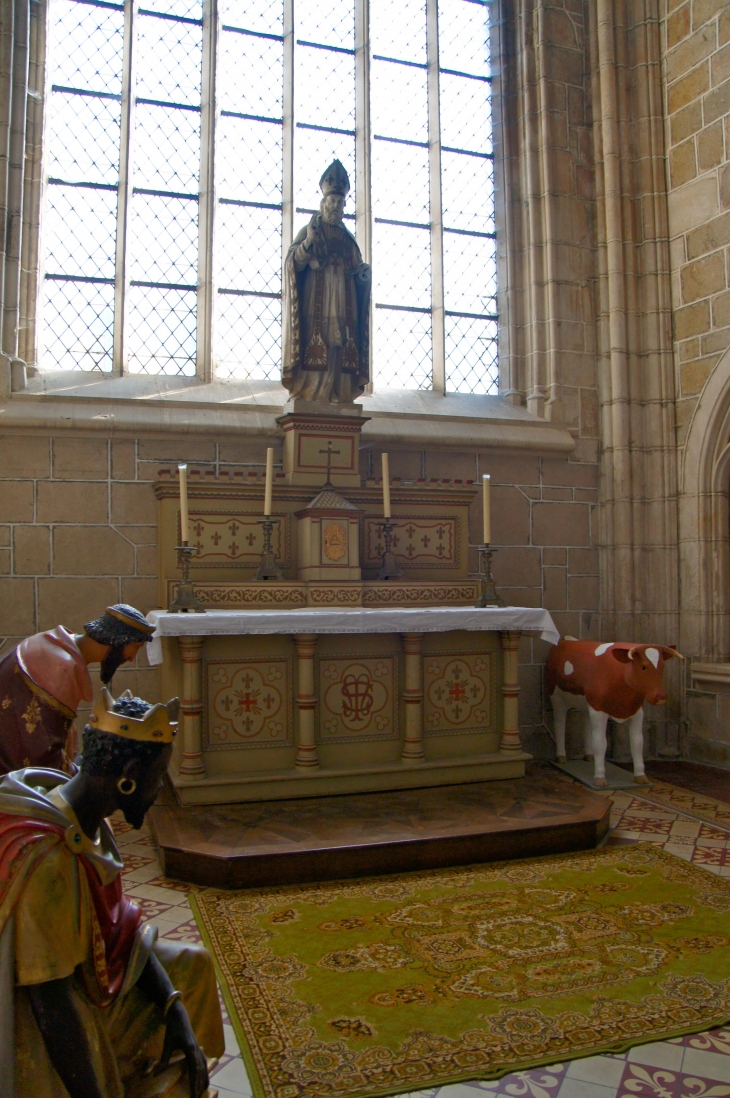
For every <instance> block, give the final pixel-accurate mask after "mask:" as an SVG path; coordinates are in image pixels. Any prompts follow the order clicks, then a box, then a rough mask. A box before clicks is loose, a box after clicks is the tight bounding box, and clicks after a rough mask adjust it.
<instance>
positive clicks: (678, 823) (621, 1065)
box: [117, 792, 730, 1098]
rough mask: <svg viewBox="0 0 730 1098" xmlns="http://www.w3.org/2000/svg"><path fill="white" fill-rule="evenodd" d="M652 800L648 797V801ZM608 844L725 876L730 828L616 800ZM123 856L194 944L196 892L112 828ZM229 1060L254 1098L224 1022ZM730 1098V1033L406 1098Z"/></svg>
mask: <svg viewBox="0 0 730 1098" xmlns="http://www.w3.org/2000/svg"><path fill="white" fill-rule="evenodd" d="M649 795H650V793H649ZM611 797H612V798H613V802H614V804H613V811H612V831H611V834H610V836H609V840H608V841H609V842H611V843H628V842H636V841H638V840H642V841H645V842H656V843H660V844H661V845H662V846H663V847H664V849H665V850H668V851H670V852H671V853H672V854H676V855H677V856H678V857H680V858H685V859H686V860H687V861H692V862H695V863H696V864H699V865H702V866H704V867H705V868H706V869H707V870H708V871H709V872H711V873H718V874H720V875H721V876H730V827H728V828H727V829H722V828H719V827H715V826H713V825H712V824H710V823H704V822H702V820H699V819H693V818H691V817H689V816H684V815H682V813H681V812H680V811H673V810H670V809H669V808H666V807H660V806H658V805H655V804H651V803H649V802H647V801H644V800H642V799H640V798H638V797H635V796H632V795H631V794H628V793H621V792H613V793H612V794H611ZM117 839H118V842H119V846H120V849H121V852H122V855H123V858H124V863H125V870H124V879H125V891H126V892H127V894H128V895H130V896H132V897H134V898H135V899H136V900H137V902H138V903H139V904H140V905H141V907H142V909H143V911H144V913H145V915H146V916H147V917H148V918H150V919H153V920H154V921H155V923H156V924H157V926H158V927H159V930H160V934H161V935H162V936H164V937H165V938H169V939H172V940H173V941H200V936H199V934H198V931H197V928H196V925H195V921H194V919H193V918H192V914H191V911H190V907H189V905H188V902H187V897H188V893H190V892H197V891H200V889H199V888H197V886H194V885H184V884H179V883H178V882H175V881H169V880H166V879H165V878H164V877H162V876H161V874H160V867H159V864H158V862H157V859H156V857H155V850H154V847H153V845H152V839H151V837H150V835H149V832H148V831H147V830H143V831H141V832H140V831H132V830H131V829H129V828H128V827H127V825H126V824H121V825H117ZM225 1022H226V1026H225V1031H226V1055H225V1056H224V1057H223V1059H222V1060H221V1063H220V1064H219V1066H218V1068H217V1069H216V1071H215V1073H214V1083H215V1086H216V1087H217V1088H218V1089H219V1093H220V1096H221V1098H250V1095H251V1093H252V1092H251V1087H250V1085H249V1082H248V1079H247V1077H246V1072H245V1069H244V1066H243V1062H242V1060H241V1057H240V1054H239V1052H238V1048H237V1045H236V1039H235V1037H234V1034H233V1029H232V1027H231V1026H230V1025H229V1024H228V1019H227V1018H226V1019H225ZM479 1094H484V1095H495V1096H496V1095H502V1096H507V1095H510V1096H513V1098H519V1096H521V1095H524V1096H525V1098H730V1027H728V1028H725V1029H720V1030H713V1031H712V1032H710V1033H706V1034H704V1033H703V1034H697V1035H695V1036H692V1037H683V1038H680V1039H678V1040H675V1041H664V1042H661V1043H658V1044H652V1045H641V1046H640V1047H638V1048H635V1049H631V1051H630V1052H628V1053H624V1054H623V1055H620V1056H595V1057H590V1058H589V1059H585V1060H573V1061H571V1062H570V1063H566V1064H555V1065H553V1067H549V1068H538V1069H536V1070H534V1071H527V1072H519V1073H518V1074H515V1075H507V1076H505V1078H504V1079H500V1080H497V1081H494V1082H474V1083H459V1084H456V1085H453V1086H446V1087H436V1088H430V1089H428V1090H424V1091H420V1092H418V1093H417V1094H415V1093H412V1094H411V1095H410V1098H478V1095H479Z"/></svg>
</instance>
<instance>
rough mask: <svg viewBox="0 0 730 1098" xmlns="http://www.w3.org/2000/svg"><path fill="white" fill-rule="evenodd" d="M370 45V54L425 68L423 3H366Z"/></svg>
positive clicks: (405, 0)
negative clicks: (367, 6) (371, 52)
mask: <svg viewBox="0 0 730 1098" xmlns="http://www.w3.org/2000/svg"><path fill="white" fill-rule="evenodd" d="M370 42H371V46H372V51H373V53H374V54H380V55H381V56H382V57H396V58H398V60H400V61H412V62H414V63H415V64H416V65H425V63H426V60H427V56H426V4H425V2H424V0H370Z"/></svg>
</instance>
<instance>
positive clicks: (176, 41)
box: [136, 15, 203, 107]
mask: <svg viewBox="0 0 730 1098" xmlns="http://www.w3.org/2000/svg"><path fill="white" fill-rule="evenodd" d="M202 47H203V36H202V30H201V28H200V27H198V26H194V25H193V26H191V25H190V24H189V23H175V22H171V21H170V20H169V19H156V18H155V17H154V16H151V15H140V17H139V19H138V22H137V59H136V68H137V89H136V91H137V95H138V96H139V97H140V98H142V99H158V100H163V101H164V102H168V103H184V104H186V105H189V106H193V107H199V106H200V67H201V63H202Z"/></svg>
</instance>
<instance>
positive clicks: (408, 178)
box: [372, 141, 430, 225]
mask: <svg viewBox="0 0 730 1098" xmlns="http://www.w3.org/2000/svg"><path fill="white" fill-rule="evenodd" d="M372 187H373V195H374V196H377V203H378V204H377V212H376V216H377V217H387V218H388V219H389V220H392V221H415V222H417V223H418V224H424V225H427V224H428V222H429V219H430V218H429V173H428V149H421V148H419V147H418V146H417V145H396V144H395V143H394V142H392V141H373V168H372Z"/></svg>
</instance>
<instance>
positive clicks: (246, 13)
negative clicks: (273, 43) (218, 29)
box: [218, 0, 284, 34]
mask: <svg viewBox="0 0 730 1098" xmlns="http://www.w3.org/2000/svg"><path fill="white" fill-rule="evenodd" d="M218 10H219V12H220V17H221V22H222V23H223V26H224V27H243V28H245V29H246V30H250V31H258V33H259V34H283V33H284V4H283V2H282V0H220V3H219V5H218Z"/></svg>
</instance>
